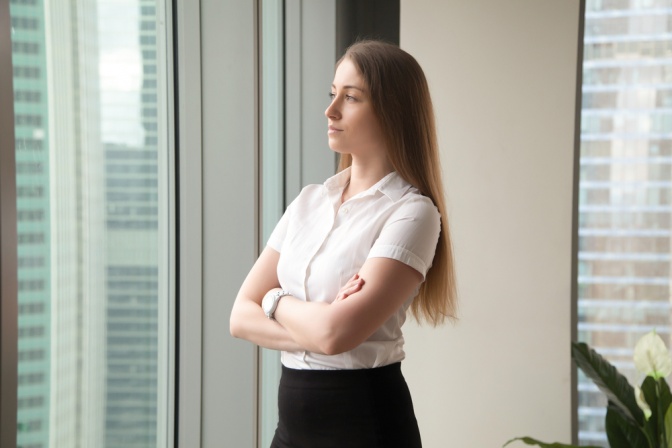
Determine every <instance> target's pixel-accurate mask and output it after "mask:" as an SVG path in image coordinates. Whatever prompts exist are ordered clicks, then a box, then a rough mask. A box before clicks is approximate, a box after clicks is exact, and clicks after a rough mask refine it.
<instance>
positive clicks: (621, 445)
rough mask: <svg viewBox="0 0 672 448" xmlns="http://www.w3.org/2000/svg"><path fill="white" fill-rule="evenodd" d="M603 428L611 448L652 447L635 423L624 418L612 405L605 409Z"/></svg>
mask: <svg viewBox="0 0 672 448" xmlns="http://www.w3.org/2000/svg"><path fill="white" fill-rule="evenodd" d="M604 426H605V431H606V433H607V439H608V440H609V446H610V447H611V448H649V447H650V446H652V445H651V444H650V443H649V441H648V440H647V438H646V436H645V435H644V433H643V432H642V429H640V428H639V426H637V424H636V423H633V422H632V421H630V420H628V419H626V418H624V417H623V415H622V414H621V413H620V412H619V411H618V408H617V407H616V406H615V405H614V404H613V403H609V406H608V407H607V416H606V417H605V421H604ZM654 446H658V445H654Z"/></svg>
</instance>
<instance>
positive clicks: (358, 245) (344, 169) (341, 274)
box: [231, 41, 456, 448]
mask: <svg viewBox="0 0 672 448" xmlns="http://www.w3.org/2000/svg"><path fill="white" fill-rule="evenodd" d="M330 96H331V104H330V105H329V107H328V108H327V110H326V111H325V115H326V117H327V121H328V132H327V135H328V140H329V147H330V148H331V149H332V150H334V151H336V152H338V153H339V154H340V158H341V159H340V166H339V173H338V174H336V175H335V176H333V177H332V178H330V179H328V180H327V181H326V182H325V183H324V185H309V186H307V187H305V188H304V189H303V190H302V191H301V193H300V194H299V196H298V197H297V198H296V199H295V200H294V201H293V202H292V204H290V206H289V207H288V208H287V211H286V212H285V214H284V216H283V217H282V219H281V220H280V222H279V223H278V225H277V227H276V228H275V230H274V231H273V233H272V235H271V237H270V238H269V241H268V244H267V246H266V248H265V249H264V251H263V252H262V254H261V255H260V256H259V259H258V260H257V262H256V263H255V265H254V266H253V267H252V270H251V271H250V273H249V274H248V276H247V278H246V279H245V281H244V283H243V285H242V287H241V288H240V292H239V293H238V296H237V298H236V301H235V304H234V307H233V310H232V314H231V334H232V335H233V336H235V337H239V338H243V339H246V340H249V341H251V342H254V343H256V344H258V345H261V346H262V347H267V348H270V349H275V350H281V351H282V364H283V368H282V378H281V381H280V390H279V394H278V401H279V416H280V421H279V423H278V427H277V430H276V433H275V437H274V439H273V443H272V447H273V448H284V447H292V448H299V447H307V448H316V447H319V448H325V447H339V448H342V447H349V448H353V447H365V448H374V447H385V448H390V447H404V448H413V447H419V446H421V442H420V434H419V431H418V425H417V422H416V419H415V415H414V412H413V405H412V402H411V397H410V394H409V391H408V387H407V385H406V382H405V380H404V378H403V375H402V374H401V369H400V363H401V360H402V359H403V358H404V351H403V342H404V340H403V336H402V332H401V326H402V324H403V323H404V320H405V317H406V311H407V310H408V309H409V307H410V309H411V312H412V314H413V316H414V317H415V318H416V319H418V320H420V321H421V320H426V321H428V322H429V323H431V324H434V325H436V324H440V323H442V322H443V321H444V320H445V318H446V317H448V318H453V317H454V316H455V311H456V292H455V280H454V271H453V260H452V252H451V245H450V237H449V233H448V225H447V220H446V214H445V205H444V200H443V185H442V182H441V174H440V168H439V166H440V165H439V163H440V162H439V156H438V149H437V142H436V131H435V127H434V116H433V111H432V104H431V99H430V96H429V89H428V87H427V82H426V80H425V76H424V74H423V72H422V69H421V68H420V66H419V65H418V63H417V62H416V61H415V59H414V58H413V57H412V56H410V55H409V54H408V53H406V52H404V51H403V50H401V49H399V48H398V47H396V46H394V45H391V44H387V43H382V42H378V41H363V42H358V43H356V44H354V45H353V46H351V47H350V48H349V49H348V50H347V52H346V54H345V55H344V56H343V57H342V58H341V60H340V61H339V62H338V64H337V67H336V73H335V76H334V81H333V85H332V86H331V95H330Z"/></svg>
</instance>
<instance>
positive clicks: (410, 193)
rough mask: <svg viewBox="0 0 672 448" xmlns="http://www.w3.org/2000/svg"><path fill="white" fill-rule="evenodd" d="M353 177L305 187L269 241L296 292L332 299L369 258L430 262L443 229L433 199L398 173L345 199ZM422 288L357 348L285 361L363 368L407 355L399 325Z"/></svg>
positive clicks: (292, 355)
mask: <svg viewBox="0 0 672 448" xmlns="http://www.w3.org/2000/svg"><path fill="white" fill-rule="evenodd" d="M349 179H350V169H349V168H348V169H346V170H344V171H341V172H340V173H338V174H337V175H335V176H333V177H331V178H329V179H328V180H327V181H326V182H325V183H324V185H308V186H306V187H305V188H304V189H303V190H302V191H301V193H300V194H299V196H298V197H297V198H296V199H295V200H294V201H293V202H292V203H291V204H290V205H289V207H288V208H287V210H286V211H285V214H284V215H283V216H282V218H281V219H280V222H279V223H278V225H277V226H276V228H275V230H274V231H273V233H272V234H271V236H270V238H269V240H268V246H270V247H271V248H273V249H275V250H276V251H278V252H279V253H280V260H279V262H278V279H279V280H280V286H281V287H282V289H284V290H286V291H289V292H290V293H291V294H292V296H294V297H296V298H298V299H301V300H306V301H310V302H332V301H333V300H334V298H335V297H336V294H337V293H338V291H339V290H340V288H341V287H342V286H343V285H344V284H345V283H346V282H347V281H348V280H349V279H350V277H352V276H353V275H354V274H356V273H357V272H358V271H359V269H360V268H361V267H362V265H363V264H364V262H365V261H366V259H367V258H374V257H385V258H392V259H395V260H399V261H401V262H402V263H405V264H407V265H408V266H410V267H412V268H413V269H415V270H417V271H418V272H420V273H421V274H422V276H423V278H424V276H425V275H426V274H427V271H428V270H429V268H430V267H431V265H432V260H433V258H434V252H435V250H436V243H437V241H438V238H439V232H440V231H441V221H440V214H439V212H438V210H437V209H436V207H435V206H434V204H433V203H432V201H431V200H430V199H429V198H427V197H425V196H422V195H421V194H420V192H419V191H418V190H417V189H416V188H414V187H413V186H412V185H410V184H409V183H408V182H406V181H405V180H404V179H402V178H401V176H399V175H398V174H397V173H396V172H392V173H390V174H388V175H387V176H385V177H384V178H383V179H381V180H380V181H378V182H377V183H376V184H375V185H373V186H372V187H371V188H369V189H368V190H366V191H363V192H361V193H359V194H357V195H355V196H353V197H351V198H350V199H348V200H347V201H346V202H345V203H343V204H342V205H341V204H340V202H341V194H342V193H343V189H344V188H345V186H346V185H347V182H348V180H349ZM416 295H417V290H416V291H415V292H414V293H413V294H412V295H411V296H410V297H408V299H407V300H406V301H405V302H404V304H403V306H401V307H400V308H399V309H398V310H397V312H396V313H395V314H394V315H392V316H391V317H390V318H389V319H388V320H387V321H386V322H385V323H384V324H383V326H382V327H380V328H379V329H378V330H376V331H375V332H374V333H373V334H372V335H371V337H370V338H369V339H367V340H366V341H364V342H363V343H362V344H360V345H359V346H358V347H356V348H354V349H353V350H350V351H348V352H345V353H341V354H338V355H333V356H328V355H322V354H319V353H312V352H307V351H299V352H282V357H281V359H282V363H283V364H284V365H285V366H286V367H289V368H293V369H362V368H372V367H380V366H385V365H388V364H392V363H395V362H398V361H401V360H402V359H404V338H403V335H402V332H401V326H402V325H403V324H404V321H405V320H406V310H407V309H408V307H409V306H410V304H411V302H412V300H413V297H415V296H416ZM346 300H348V299H346ZM353 300H354V299H353Z"/></svg>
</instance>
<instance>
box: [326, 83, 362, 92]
mask: <svg viewBox="0 0 672 448" xmlns="http://www.w3.org/2000/svg"><path fill="white" fill-rule="evenodd" d="M331 87H333V88H334V89H335V88H336V86H335V85H333V84H332V85H331ZM345 89H356V90H359V91H360V92H365V90H364V89H362V88H361V87H357V86H350V85H348V86H343V90H345Z"/></svg>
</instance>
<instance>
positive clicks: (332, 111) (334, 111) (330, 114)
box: [324, 100, 340, 119]
mask: <svg viewBox="0 0 672 448" xmlns="http://www.w3.org/2000/svg"><path fill="white" fill-rule="evenodd" d="M324 115H325V116H326V117H327V118H332V119H336V118H338V117H339V115H340V114H339V111H338V107H337V106H336V101H335V100H332V102H331V103H330V104H329V106H327V109H326V110H325V111H324Z"/></svg>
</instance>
